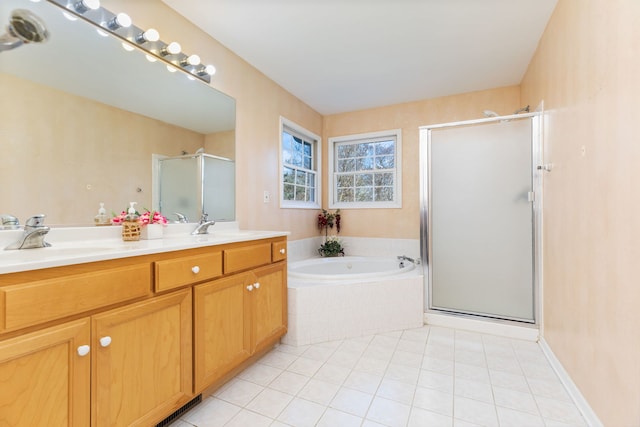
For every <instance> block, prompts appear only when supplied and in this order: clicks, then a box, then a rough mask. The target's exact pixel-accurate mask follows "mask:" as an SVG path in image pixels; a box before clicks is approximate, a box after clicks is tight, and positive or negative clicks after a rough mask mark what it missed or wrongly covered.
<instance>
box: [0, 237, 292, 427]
mask: <svg viewBox="0 0 640 427" xmlns="http://www.w3.org/2000/svg"><path fill="white" fill-rule="evenodd" d="M285 246H286V238H284V237H282V238H272V239H264V240H259V241H256V242H242V243H234V244H229V245H221V246H212V247H203V248H199V249H191V250H185V251H175V252H171V253H161V254H157V255H145V256H140V257H132V258H124V259H121V260H111V261H102V262H96V263H89V264H78V265H72V266H68V267H57V268H51V269H44V270H35V271H32V272H23V273H12V274H6V275H0V426H10V427H23V426H24V427H39V426H47V427H49V426H53V425H55V426H82V427H84V426H92V427H102V426H151V425H155V424H156V423H158V422H160V421H162V420H163V419H164V418H166V417H167V416H169V415H171V414H172V413H173V412H174V411H176V410H177V409H179V408H180V407H181V406H183V405H184V404H186V403H187V402H189V401H190V400H191V399H192V398H193V396H194V394H196V393H199V392H201V391H202V390H204V389H206V388H209V387H211V386H212V385H213V386H217V385H220V384H222V382H220V380H223V379H224V378H225V376H228V374H229V373H230V372H232V371H234V370H237V369H240V368H239V367H241V366H242V365H243V363H251V361H252V360H253V359H252V358H254V356H255V357H258V356H259V353H260V352H262V351H265V350H266V349H268V347H269V346H271V345H274V344H275V343H276V342H277V341H278V339H279V338H280V337H281V336H282V335H284V334H285V333H286V327H287V318H286V313H287V307H286V295H287V293H286V287H287V283H286V273H287V267H286V254H284V253H282V252H280V250H281V249H282V248H283V247H285ZM273 248H277V251H278V252H277V254H276V255H274V254H273ZM195 266H197V267H199V268H194V267H195ZM225 269H228V270H229V271H227V270H225ZM234 269H235V270H234ZM111 273H113V275H111ZM154 290H155V292H156V293H154ZM56 291H58V292H56ZM62 291H64V292H62ZM47 298H48V300H47ZM29 301H31V302H32V304H33V305H34V306H30V305H29ZM194 391H195V392H196V393H194Z"/></svg>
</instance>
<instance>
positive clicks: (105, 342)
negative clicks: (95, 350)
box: [100, 336, 111, 347]
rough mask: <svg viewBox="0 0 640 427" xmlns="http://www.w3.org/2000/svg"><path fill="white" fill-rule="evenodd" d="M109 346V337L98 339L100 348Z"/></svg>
mask: <svg viewBox="0 0 640 427" xmlns="http://www.w3.org/2000/svg"><path fill="white" fill-rule="evenodd" d="M109 344H111V337H109V336H106V337H102V338H100V345H101V346H102V347H109Z"/></svg>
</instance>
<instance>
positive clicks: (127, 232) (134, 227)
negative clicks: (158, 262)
mask: <svg viewBox="0 0 640 427" xmlns="http://www.w3.org/2000/svg"><path fill="white" fill-rule="evenodd" d="M122 240H124V241H125V242H132V241H134V240H140V223H139V222H137V221H123V222H122Z"/></svg>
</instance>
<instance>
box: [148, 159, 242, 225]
mask: <svg viewBox="0 0 640 427" xmlns="http://www.w3.org/2000/svg"><path fill="white" fill-rule="evenodd" d="M159 163H160V165H159V168H158V171H159V179H158V183H159V185H158V186H159V188H158V190H159V198H160V201H159V206H160V210H161V211H162V212H164V213H165V215H169V216H173V215H175V214H176V213H180V214H182V215H184V216H186V217H187V218H188V219H189V221H190V222H197V221H199V220H200V218H201V217H202V214H203V213H206V214H207V215H208V218H209V219H210V220H211V219H214V220H216V221H232V220H233V218H234V217H235V204H234V203H231V202H232V201H233V200H234V197H233V192H234V188H235V185H234V183H235V167H234V163H233V161H232V160H231V159H225V158H223V157H217V156H212V155H210V154H204V153H199V154H193V155H185V156H179V157H169V158H165V159H160V160H159Z"/></svg>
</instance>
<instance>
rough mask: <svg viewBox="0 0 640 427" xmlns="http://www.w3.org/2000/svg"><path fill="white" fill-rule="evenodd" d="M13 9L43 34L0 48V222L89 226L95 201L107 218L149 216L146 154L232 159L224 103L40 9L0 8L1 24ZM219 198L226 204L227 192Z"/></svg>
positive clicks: (13, 4) (45, 6) (229, 102)
mask: <svg viewBox="0 0 640 427" xmlns="http://www.w3.org/2000/svg"><path fill="white" fill-rule="evenodd" d="M104 3H107V2H104ZM163 7H164V6H163ZM17 9H24V10H28V11H29V12H30V13H33V14H34V15H36V16H37V17H38V18H39V19H40V20H41V21H42V23H43V24H44V25H45V26H46V29H47V31H48V33H49V37H48V39H47V40H46V41H44V42H43V43H26V44H21V45H19V46H16V47H15V48H13V49H10V50H2V51H0V87H1V88H2V92H3V96H2V97H0V114H1V115H2V135H1V138H2V144H3V155H2V156H0V178H1V179H2V182H3V185H2V186H0V213H8V214H12V215H14V216H17V217H18V218H20V219H21V220H22V221H24V219H25V218H26V217H28V216H31V215H33V214H35V213H44V214H46V215H47V223H48V224H49V225H89V224H92V220H93V216H94V215H95V214H96V212H97V209H98V207H99V203H100V202H104V203H105V207H106V208H107V209H108V211H114V212H120V211H121V210H122V209H124V208H125V207H126V206H127V205H128V203H129V202H130V201H136V202H138V205H137V206H139V207H140V208H149V209H152V208H154V206H152V185H153V184H152V165H153V162H152V155H153V154H156V155H160V156H168V157H171V156H177V155H180V154H181V153H183V152H189V153H193V152H195V151H196V150H198V149H204V150H205V151H206V152H208V153H211V154H213V155H217V156H221V157H225V158H231V159H233V158H234V152H235V147H234V145H235V142H234V140H235V100H234V99H233V98H231V97H229V96H227V95H225V94H223V93H221V92H219V91H217V90H215V89H213V88H212V87H211V86H209V85H207V84H205V83H204V82H202V81H200V80H198V79H195V80H192V79H189V78H188V76H187V74H186V73H183V72H181V71H178V72H174V73H170V72H168V70H167V67H166V64H163V63H161V62H160V61H156V62H150V61H148V60H147V59H146V58H145V54H144V53H143V52H142V51H141V50H139V49H138V48H137V47H135V46H134V45H133V44H132V43H127V42H123V40H120V39H117V38H115V37H112V36H107V37H103V36H101V35H99V34H98V32H97V31H96V27H95V26H93V25H92V24H90V23H88V22H85V21H83V20H81V19H76V20H74V21H71V20H69V19H67V18H65V17H64V16H63V14H62V10H61V9H60V8H59V7H58V6H55V5H54V4H52V3H51V2H49V1H41V2H39V3H34V2H31V1H28V0H2V2H0V26H2V27H6V26H7V25H8V23H9V21H10V17H11V15H12V12H13V11H15V10H17ZM133 18H134V21H135V17H133ZM123 45H125V47H127V49H126V50H125V48H123ZM131 48H133V50H131ZM214 81H215V77H214ZM231 164H233V162H231ZM231 185H232V183H231ZM226 196H227V197H228V200H226V203H227V204H230V205H231V206H234V205H235V191H234V189H232V191H229V192H228V193H227V194H226ZM169 214H170V213H169ZM195 219H197V218H194V220H195ZM225 219H234V218H225Z"/></svg>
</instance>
